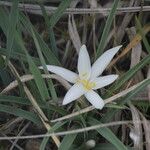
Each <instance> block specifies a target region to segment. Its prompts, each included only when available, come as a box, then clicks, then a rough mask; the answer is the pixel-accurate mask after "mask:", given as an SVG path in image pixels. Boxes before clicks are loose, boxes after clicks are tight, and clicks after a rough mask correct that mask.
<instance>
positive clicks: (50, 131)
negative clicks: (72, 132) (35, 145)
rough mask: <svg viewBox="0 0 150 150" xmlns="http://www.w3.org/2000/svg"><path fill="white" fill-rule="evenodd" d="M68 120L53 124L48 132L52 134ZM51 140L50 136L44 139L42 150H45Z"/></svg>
mask: <svg viewBox="0 0 150 150" xmlns="http://www.w3.org/2000/svg"><path fill="white" fill-rule="evenodd" d="M65 123H66V122H58V123H56V124H55V125H53V126H52V128H51V129H50V130H49V131H48V132H47V134H50V133H52V132H54V131H55V130H57V129H58V128H60V127H61V126H63V125H64V124H65ZM48 140H49V137H45V138H44V139H43V140H42V143H41V145H40V150H45V147H46V144H47V142H48Z"/></svg>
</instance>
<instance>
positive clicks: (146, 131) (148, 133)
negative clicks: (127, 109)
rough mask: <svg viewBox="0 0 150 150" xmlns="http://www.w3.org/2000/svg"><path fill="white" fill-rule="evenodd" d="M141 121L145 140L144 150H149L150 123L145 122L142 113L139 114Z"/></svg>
mask: <svg viewBox="0 0 150 150" xmlns="http://www.w3.org/2000/svg"><path fill="white" fill-rule="evenodd" d="M140 115H141V117H142V121H143V128H144V134H145V140H146V150H149V148H150V130H149V129H150V122H149V120H147V119H146V118H145V117H144V116H143V114H142V113H140Z"/></svg>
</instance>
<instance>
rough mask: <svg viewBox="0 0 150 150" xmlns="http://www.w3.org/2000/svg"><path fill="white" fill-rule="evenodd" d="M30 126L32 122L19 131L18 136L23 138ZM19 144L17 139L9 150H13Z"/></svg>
mask: <svg viewBox="0 0 150 150" xmlns="http://www.w3.org/2000/svg"><path fill="white" fill-rule="evenodd" d="M29 125H30V122H28V123H27V124H26V125H25V126H24V127H23V128H22V129H21V130H20V131H19V133H18V135H17V136H21V135H22V134H23V133H24V132H25V130H26V129H27V128H28V127H29ZM17 142H18V139H16V140H15V141H14V142H13V144H12V146H11V147H10V149H9V150H13V149H14V147H15V145H16V143H17Z"/></svg>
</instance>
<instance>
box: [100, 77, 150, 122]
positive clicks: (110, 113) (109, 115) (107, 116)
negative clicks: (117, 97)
mask: <svg viewBox="0 0 150 150" xmlns="http://www.w3.org/2000/svg"><path fill="white" fill-rule="evenodd" d="M149 84H150V79H149V80H147V81H145V82H143V83H142V84H141V85H140V86H139V87H137V88H136V89H135V90H134V91H132V92H130V93H128V94H127V96H125V97H124V98H122V99H121V101H120V102H118V104H120V105H123V104H126V103H127V102H129V101H130V100H131V98H133V97H134V96H135V95H136V94H138V93H139V92H140V91H141V90H143V89H144V88H145V87H146V86H148V85H149ZM117 112H119V110H116V109H115V110H113V109H109V111H108V112H107V113H106V114H105V116H104V117H103V118H102V119H101V122H108V121H109V120H111V119H112V118H113V116H114V115H115V114H116V113H117Z"/></svg>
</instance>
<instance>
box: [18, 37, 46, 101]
mask: <svg viewBox="0 0 150 150" xmlns="http://www.w3.org/2000/svg"><path fill="white" fill-rule="evenodd" d="M16 35H17V36H16V38H17V41H18V43H19V44H20V47H21V48H22V50H24V52H25V54H26V57H27V60H28V64H29V69H30V71H31V73H32V74H33V76H34V80H35V83H36V85H37V87H38V90H39V92H40V94H41V97H42V100H43V101H45V100H46V99H48V98H49V93H48V90H47V87H46V84H45V82H44V80H43V78H42V76H41V73H40V71H39V69H38V68H37V66H36V65H35V63H34V62H33V60H32V58H31V56H30V55H29V54H28V52H27V50H26V48H25V46H24V44H23V41H22V39H21V37H20V36H19V34H16Z"/></svg>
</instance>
